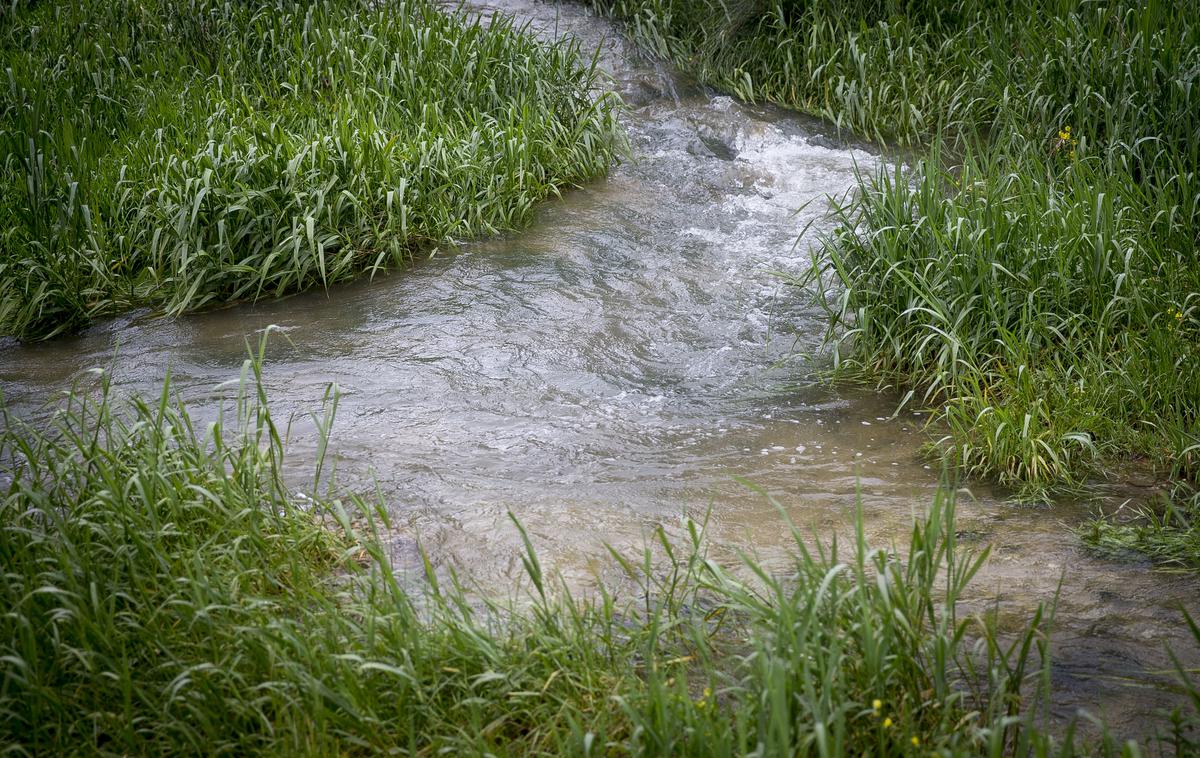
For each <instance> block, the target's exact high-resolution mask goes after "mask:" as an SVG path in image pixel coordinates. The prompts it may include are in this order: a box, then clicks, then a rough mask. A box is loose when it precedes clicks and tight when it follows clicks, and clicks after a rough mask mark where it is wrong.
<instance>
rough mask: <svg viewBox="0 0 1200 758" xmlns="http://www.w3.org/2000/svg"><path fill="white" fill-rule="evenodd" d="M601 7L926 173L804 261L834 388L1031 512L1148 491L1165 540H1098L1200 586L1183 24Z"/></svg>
mask: <svg viewBox="0 0 1200 758" xmlns="http://www.w3.org/2000/svg"><path fill="white" fill-rule="evenodd" d="M599 5H601V6H602V7H604V8H606V9H608V10H610V11H612V12H614V13H615V14H616V15H618V16H620V17H623V18H624V19H626V21H627V23H628V26H629V28H630V30H631V32H632V34H633V35H634V36H635V37H636V38H637V39H639V40H640V41H641V42H642V43H643V44H644V45H645V46H646V47H647V48H649V49H650V50H652V51H655V52H657V53H658V54H660V55H663V56H665V57H668V58H670V59H671V60H673V61H675V62H676V63H678V64H680V65H681V66H683V67H685V68H686V69H687V70H689V71H692V72H694V73H696V74H697V75H698V76H699V77H700V78H701V79H702V80H704V81H706V82H709V83H711V84H714V85H716V86H719V87H724V88H726V89H728V90H730V91H732V92H734V93H735V94H737V95H739V96H740V97H743V98H746V99H749V100H758V99H764V100H770V101H773V102H776V103H780V104H783V105H785V106H789V107H794V108H798V109H801V110H804V111H808V112H810V113H813V114H816V115H819V116H823V117H825V118H828V119H830V120H832V121H834V122H835V123H837V124H838V125H839V126H841V127H844V128H845V129H847V130H850V131H852V132H854V133H857V134H859V135H862V136H864V137H867V138H870V139H874V140H879V141H881V142H888V143H893V144H901V145H907V146H911V147H913V148H915V149H916V150H917V152H918V153H919V154H921V155H924V156H926V157H925V158H924V159H922V160H920V161H917V162H916V163H915V164H914V165H911V166H899V167H897V168H895V169H894V170H883V171H882V172H880V173H879V174H877V175H874V176H868V177H864V179H863V180H862V183H861V186H860V187H859V188H858V192H857V193H856V195H855V196H854V197H852V198H850V199H848V200H846V201H845V202H844V203H843V205H842V206H841V207H840V209H839V213H840V218H841V220H842V222H843V223H842V225H841V227H840V229H839V230H838V231H837V232H836V233H835V234H834V235H833V236H832V237H831V238H830V239H828V240H827V244H826V246H825V249H824V250H823V251H821V253H820V255H819V257H818V258H817V260H816V265H815V267H814V273H813V276H812V279H811V280H810V281H819V282H820V283H821V284H823V285H829V284H836V285H837V286H835V287H833V288H831V289H830V288H827V287H821V291H823V292H829V291H832V292H836V293H837V294H836V296H834V297H831V298H828V299H825V300H823V305H824V306H825V307H826V308H827V309H828V312H829V315H830V321H831V330H830V338H831V341H832V344H833V345H834V347H835V348H836V355H837V368H838V371H839V372H840V374H841V376H843V377H846V378H850V379H857V380H863V381H868V382H872V383H878V384H886V385H892V386H895V387H898V388H900V389H902V390H904V391H906V392H909V393H911V394H909V397H910V398H913V399H914V400H915V401H916V402H919V403H923V404H928V405H931V406H934V407H938V408H940V409H941V412H940V414H939V418H940V420H941V421H944V422H945V423H946V424H947V425H948V427H949V430H950V432H949V435H948V436H947V438H946V439H944V440H942V444H941V445H939V447H940V449H941V450H943V451H944V452H945V453H946V454H947V455H948V456H949V457H950V458H951V459H952V460H953V461H954V462H955V463H956V464H958V465H959V466H960V467H961V468H962V469H963V470H965V471H966V472H968V473H970V474H975V475H981V476H988V477H994V478H996V479H998V480H999V481H1000V482H1002V483H1003V484H1006V485H1008V486H1010V487H1012V488H1013V489H1014V490H1015V491H1016V493H1017V494H1018V495H1019V496H1021V497H1026V498H1042V497H1045V496H1046V495H1048V494H1053V493H1055V492H1062V491H1064V490H1072V489H1077V488H1079V487H1080V486H1082V485H1083V484H1084V483H1086V482H1087V481H1089V480H1091V479H1094V478H1097V477H1102V476H1105V475H1106V474H1107V473H1108V472H1110V471H1113V470H1114V469H1115V470H1116V471H1118V472H1121V471H1123V470H1126V469H1135V470H1136V469H1152V470H1153V471H1155V472H1157V474H1158V475H1159V476H1160V477H1162V478H1163V479H1170V480H1172V481H1174V482H1176V483H1177V487H1176V488H1175V490H1176V491H1175V500H1174V505H1173V506H1172V509H1171V511H1170V513H1168V514H1167V515H1166V516H1161V515H1160V516H1158V517H1157V518H1158V520H1159V525H1160V526H1161V525H1163V524H1166V525H1167V528H1165V529H1160V528H1156V527H1155V526H1154V524H1153V523H1148V524H1147V525H1146V528H1144V529H1140V531H1137V535H1140V536H1138V537H1137V538H1136V539H1135V538H1134V532H1131V531H1127V530H1124V529H1121V528H1117V527H1113V528H1108V529H1104V527H1105V526H1110V527H1111V526H1112V525H1098V526H1097V530H1103V531H1104V534H1105V535H1106V536H1105V540H1112V539H1116V538H1118V535H1124V539H1123V540H1122V541H1124V542H1125V543H1127V544H1129V545H1134V543H1136V545H1134V546H1136V547H1138V548H1139V549H1143V550H1146V551H1148V552H1149V553H1150V554H1151V555H1152V556H1153V557H1155V558H1156V559H1159V560H1163V561H1166V562H1168V563H1173V564H1176V565H1181V566H1191V567H1193V568H1200V503H1198V501H1197V499H1196V496H1195V492H1196V486H1197V482H1198V481H1200V431H1198V429H1200V255H1198V254H1197V249H1198V247H1200V176H1198V175H1197V171H1200V118H1198V117H1197V114H1200V16H1198V15H1197V14H1196V13H1195V8H1194V5H1193V4H1192V3H1187V2H1157V1H1155V2H1149V3H1141V2H1138V3H1133V2H1124V1H1120V0H1118V1H1114V2H1089V1H1082V2H1081V1H1080V0H1009V1H1007V2H996V1H988V0H978V1H977V2H966V3H939V2H924V1H923V0H914V1H913V2H884V1H883V0H874V1H872V0H860V1H858V2H848V3H834V2H823V1H818V2H811V3H810V2H805V3H800V2H787V1H786V0H781V1H780V2H777V3H766V2H754V1H753V0H746V1H744V2H737V1H733V2H728V3H724V2H721V0H601V1H600V2H599ZM1118 475H1119V474H1118ZM1135 528H1140V527H1135ZM1094 533H1095V534H1096V535H1099V534H1100V531H1095V532H1094ZM1097 539H1098V538H1097ZM1110 546H1111V545H1110Z"/></svg>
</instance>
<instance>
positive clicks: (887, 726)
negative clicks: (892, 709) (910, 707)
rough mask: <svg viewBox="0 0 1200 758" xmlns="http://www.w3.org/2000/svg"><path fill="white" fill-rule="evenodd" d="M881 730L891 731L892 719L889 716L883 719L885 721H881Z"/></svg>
mask: <svg viewBox="0 0 1200 758" xmlns="http://www.w3.org/2000/svg"><path fill="white" fill-rule="evenodd" d="M883 728H884V729H891V728H892V717H891V716H888V717H887V718H885V719H884V720H883Z"/></svg>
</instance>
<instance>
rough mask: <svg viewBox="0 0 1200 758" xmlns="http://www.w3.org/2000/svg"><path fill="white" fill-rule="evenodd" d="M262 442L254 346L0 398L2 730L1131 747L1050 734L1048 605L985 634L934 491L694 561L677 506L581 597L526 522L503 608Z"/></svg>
mask: <svg viewBox="0 0 1200 758" xmlns="http://www.w3.org/2000/svg"><path fill="white" fill-rule="evenodd" d="M336 397H337V396H336V388H331V391H330V393H329V394H328V395H327V402H326V405H325V408H324V410H323V411H321V412H319V417H318V419H317V423H316V424H315V427H316V428H317V429H318V430H320V433H321V435H322V440H327V439H328V438H327V435H328V434H329V430H330V428H331V426H332V424H333V416H334V412H335V410H336ZM285 428H286V427H285ZM284 436H285V435H284V433H283V432H281V428H280V427H279V426H278V425H277V424H276V422H275V421H274V419H273V417H272V415H271V413H270V410H269V406H268V404H267V398H266V394H265V392H264V390H263V385H262V381H261V352H260V353H259V355H258V356H257V357H255V358H252V359H250V360H248V361H247V362H246V364H245V368H244V370H243V382H242V385H241V390H240V391H239V392H238V393H237V396H236V399H234V400H232V401H230V402H229V404H228V405H227V407H225V408H224V410H223V411H222V412H221V413H220V414H218V415H217V416H216V418H215V420H214V421H212V422H211V423H208V424H202V423H199V422H198V421H197V420H196V419H195V418H194V417H193V416H192V415H191V413H190V412H189V410H188V408H187V407H186V406H185V405H184V404H183V403H182V402H181V401H178V400H177V399H176V398H175V394H174V390H173V388H172V386H171V383H170V379H169V378H168V379H167V381H165V382H164V384H163V387H162V392H161V394H160V395H158V396H157V397H156V398H140V397H133V398H120V397H118V395H117V393H116V392H115V391H114V390H113V389H112V388H111V386H110V385H109V383H108V381H107V377H106V376H105V375H103V374H102V375H101V376H100V377H99V381H98V386H97V387H95V388H90V389H89V388H83V389H78V390H76V391H75V392H73V393H71V394H70V395H68V396H67V397H65V398H64V399H63V401H62V402H61V404H60V405H59V406H58V410H57V413H56V415H55V416H54V419H53V422H52V423H51V424H49V425H48V426H47V427H45V428H38V429H34V428H32V427H30V426H29V425H27V424H25V423H23V422H21V421H20V420H18V419H16V418H14V417H12V416H11V415H8V414H7V413H6V414H5V415H4V426H3V429H2V430H0V461H3V464H4V467H5V470H7V471H8V472H9V473H8V474H7V475H6V478H7V479H8V481H7V485H6V487H5V492H4V495H3V500H2V501H0V558H2V559H3V560H2V565H3V566H4V567H5V569H4V572H3V574H2V584H0V605H2V606H3V608H4V609H5V611H4V613H3V614H2V615H0V648H2V649H0V659H2V660H3V661H4V666H3V667H2V669H0V672H2V673H0V677H2V679H0V742H3V743H5V744H6V745H7V748H6V750H7V751H8V752H11V753H13V754H38V753H45V752H69V753H103V754H129V753H136V754H145V753H171V754H180V753H202V754H209V755H211V754H215V753H237V754H247V753H254V754H261V753H271V754H280V753H286V754H322V755H323V754H330V753H338V754H358V753H363V754H365V753H376V752H398V753H402V754H415V753H420V754H427V753H431V752H443V751H453V752H459V753H472V754H484V753H492V754H497V753H506V754H518V753H526V752H554V753H570V754H584V755H588V754H608V753H626V752H628V753H638V754H651V755H669V754H672V755H673V754H679V753H685V754H689V755H730V754H748V753H755V754H762V755H780V754H788V755H791V754H795V753H797V752H800V753H805V754H814V755H844V754H860V753H868V754H872V755H913V754H928V753H929V752H934V753H936V754H940V755H981V754H986V755H997V756H998V755H1005V754H1022V755H1024V754H1037V755H1049V754H1062V755H1068V754H1072V751H1078V750H1090V751H1094V752H1096V753H1098V754H1108V755H1118V754H1126V755H1136V754H1138V753H1137V748H1136V746H1133V745H1122V744H1119V743H1117V742H1116V741H1115V740H1113V739H1112V738H1111V737H1109V736H1108V735H1106V734H1104V733H1101V735H1100V736H1099V737H1098V738H1097V741H1095V742H1094V743H1091V744H1088V745H1080V744H1076V739H1075V737H1074V730H1073V728H1071V727H1068V728H1067V730H1066V732H1065V733H1064V734H1063V735H1062V736H1061V737H1060V738H1059V739H1057V740H1056V739H1054V738H1052V737H1051V736H1050V735H1049V733H1048V732H1047V730H1046V728H1045V727H1046V724H1045V722H1044V715H1043V712H1042V710H1041V709H1040V707H1039V706H1038V704H1039V703H1040V702H1044V697H1045V696H1046V694H1047V688H1048V684H1049V678H1048V675H1049V668H1048V663H1049V657H1050V655H1051V647H1050V640H1049V637H1048V630H1049V627H1050V625H1051V619H1050V618H1049V616H1048V614H1047V613H1046V612H1045V610H1039V611H1038V612H1037V613H1036V614H1035V615H1034V617H1033V618H1032V619H1030V620H1029V622H1028V623H1027V624H1026V625H1024V626H1023V627H1021V628H1020V630H1019V631H1018V632H1016V633H1015V634H1014V633H1010V634H1009V635H1007V636H1001V635H999V634H998V633H997V631H996V629H997V627H996V618H995V617H994V616H992V615H990V614H987V613H985V614H982V615H979V616H972V617H962V616H960V615H959V614H958V611H957V608H958V601H959V600H960V599H961V598H962V596H963V592H964V590H965V588H966V587H967V585H968V583H969V582H970V581H971V578H972V577H973V575H974V574H975V572H976V571H977V570H978V568H979V566H980V564H981V562H982V561H983V560H984V559H985V558H986V551H984V552H979V553H974V554H972V553H970V552H967V551H964V549H962V548H961V547H960V546H958V545H957V543H956V540H955V533H956V532H955V525H954V512H955V506H954V500H953V497H952V495H950V494H948V493H946V494H942V495H939V497H938V499H937V500H935V501H934V502H933V503H932V504H931V505H930V507H929V508H928V509H927V510H926V512H925V513H923V514H919V515H918V516H917V517H916V520H915V523H914V526H913V529H912V533H911V535H910V537H909V541H908V544H907V545H906V546H905V548H904V549H903V550H899V551H897V550H894V549H893V550H880V549H875V548H872V547H870V546H869V545H868V544H867V542H866V539H865V537H864V536H863V532H862V524H861V520H860V521H859V522H858V527H859V528H858V530H857V532H856V537H855V538H854V539H853V540H852V543H851V544H849V545H844V544H843V545H838V544H837V543H836V542H835V543H833V544H828V543H820V542H818V543H817V544H816V546H815V547H814V546H813V543H812V542H811V541H810V540H808V539H806V538H805V537H804V536H803V535H800V534H798V533H796V535H795V536H796V541H795V545H796V555H795V560H794V563H793V564H792V565H791V567H790V568H788V569H787V570H785V571H781V572H774V573H772V572H768V571H767V570H766V569H764V568H763V567H761V566H760V565H758V564H757V563H755V562H754V561H753V560H751V559H749V558H746V559H744V563H743V564H742V565H741V566H740V567H733V566H722V565H719V564H718V563H716V562H714V561H712V560H710V559H709V558H708V557H707V556H706V552H705V544H706V538H705V534H704V525H703V524H702V523H691V524H689V527H688V536H687V537H685V538H683V539H682V544H681V543H680V541H679V540H675V541H672V540H670V539H668V538H667V537H665V535H663V534H662V533H661V532H660V533H659V536H658V542H657V544H655V545H651V546H648V547H647V550H646V552H645V554H644V555H642V556H621V555H614V556H613V557H614V560H615V561H617V562H618V563H619V564H620V565H621V566H622V567H624V569H625V573H626V575H627V581H626V582H625V583H623V584H620V585H617V586H600V587H599V588H597V590H596V591H595V592H593V593H590V594H589V595H588V596H587V597H572V595H571V593H570V592H569V590H568V589H567V588H566V587H565V586H563V585H561V584H559V583H557V582H555V580H554V579H553V577H552V576H551V575H550V574H549V573H547V572H546V571H545V570H544V569H543V568H542V566H541V565H540V563H539V562H538V558H537V554H536V551H535V549H534V546H533V545H532V544H531V543H530V541H529V539H528V538H527V537H526V539H525V544H526V547H527V550H526V553H525V556H524V563H525V569H526V575H527V580H528V590H529V592H528V596H527V597H526V599H525V600H524V601H523V603H522V605H521V606H520V607H517V608H515V609H514V607H513V606H511V605H508V604H507V603H502V602H498V601H493V600H488V599H487V598H486V597H483V596H480V595H477V594H471V593H470V592H469V591H468V590H467V589H465V588H464V587H463V586H462V584H461V583H460V582H459V581H458V580H457V578H456V577H455V576H454V575H453V574H451V575H450V576H445V575H439V574H438V572H436V571H434V570H433V569H432V568H430V567H429V564H428V563H426V566H427V572H426V576H425V578H424V582H423V583H418V584H419V586H416V585H414V584H413V583H404V582H402V581H401V580H400V579H398V578H397V576H396V574H395V572H394V569H393V567H392V566H391V565H389V561H388V552H387V550H386V548H385V547H384V546H383V544H382V542H381V540H380V539H379V532H378V530H379V529H381V528H382V529H386V528H387V526H388V521H387V513H386V511H385V510H384V509H383V508H382V507H381V506H380V505H379V504H376V503H371V502H368V501H365V500H363V499H360V498H358V497H355V496H353V495H349V494H345V493H340V494H339V493H336V492H330V491H328V490H326V489H325V488H323V487H322V485H321V481H320V474H319V472H320V471H321V468H322V467H321V465H320V464H319V463H318V465H317V466H316V467H315V468H316V470H317V471H318V474H317V476H316V481H314V483H313V484H312V486H311V491H310V492H308V493H305V495H304V496H303V497H300V496H299V493H297V492H294V491H292V490H290V489H289V488H287V487H286V486H285V485H284V484H283V477H282V469H281V466H282V465H283V460H284V453H285V449H284ZM319 449H321V450H324V449H326V445H325V443H324V442H322V444H321V445H319ZM514 528H516V529H520V525H519V524H515V525H514ZM522 535H524V532H523V531H522ZM1193 631H1195V633H1196V640H1197V644H1200V630H1197V629H1195V626H1194V625H1193ZM1179 673H1180V677H1181V679H1180V681H1181V684H1182V685H1183V686H1184V687H1185V688H1186V689H1185V692H1187V693H1188V694H1187V696H1188V697H1189V698H1190V703H1188V704H1186V705H1181V707H1180V708H1179V709H1177V711H1176V713H1175V714H1174V716H1173V717H1172V719H1170V720H1168V721H1165V722H1164V725H1163V729H1162V734H1161V738H1162V739H1163V740H1165V742H1163V743H1161V744H1160V746H1161V747H1169V748H1171V749H1176V750H1180V751H1183V750H1188V749H1195V748H1200V683H1198V682H1195V681H1192V680H1191V679H1190V678H1189V674H1188V673H1187V672H1186V671H1184V670H1183V669H1182V668H1181V669H1180V672H1179ZM1148 747H1149V746H1148Z"/></svg>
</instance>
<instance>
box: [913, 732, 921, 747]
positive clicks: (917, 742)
mask: <svg viewBox="0 0 1200 758" xmlns="http://www.w3.org/2000/svg"><path fill="white" fill-rule="evenodd" d="M911 742H912V745H913V747H920V746H921V738H920V737H918V736H916V735H915V734H914V735H913V738H912V740H911Z"/></svg>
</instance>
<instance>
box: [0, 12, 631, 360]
mask: <svg viewBox="0 0 1200 758" xmlns="http://www.w3.org/2000/svg"><path fill="white" fill-rule="evenodd" d="M0 41H2V43H3V48H2V50H3V52H2V53H0V55H2V60H0V71H2V72H3V82H0V90H2V91H3V95H0V146H2V147H3V151H4V156H5V157H4V161H3V163H2V164H0V335H11V336H16V337H19V338H21V339H26V340H33V339H42V338H46V337H51V336H54V335H59V334H63V333H67V332H70V331H73V330H77V329H79V328H81V327H83V326H85V325H86V324H87V323H89V322H90V321H92V320H93V319H96V318H99V317H103V316H109V315H112V314H115V313H119V312H121V311H125V310H128V309H131V308H137V307H149V308H152V309H157V310H162V311H165V312H166V313H169V314H178V313H182V312H185V311H190V310H195V309H198V308H204V307H209V306H214V305H220V304H223V303H228V302H234V301H239V300H247V299H257V298H262V297H276V296H280V295H283V294H287V293H290V292H295V291H298V290H303V289H307V288H311V287H323V286H328V285H330V284H332V283H334V282H337V281H341V280H344V279H347V278H349V277H351V276H353V275H356V274H360V273H363V272H370V273H374V272H376V271H379V270H382V269H384V268H387V267H395V266H402V265H405V264H406V263H408V262H409V261H410V259H411V258H412V257H413V256H414V255H416V254H424V253H427V252H429V251H430V250H431V249H433V248H434V246H436V245H438V244H439V243H445V242H452V241H453V240H456V239H462V238H467V237H472V236H476V235H480V234H486V233H491V232H495V231H497V230H500V229H508V228H512V227H515V226H518V225H520V224H521V223H522V222H524V221H525V220H527V219H528V217H529V215H530V212H531V209H532V208H533V206H534V204H535V203H536V202H537V201H539V200H541V199H543V198H545V197H547V196H548V195H552V194H554V193H556V192H558V191H559V190H560V189H562V188H564V187H567V186H571V185H574V184H578V183H580V182H583V181H585V180H587V179H590V178H593V177H596V176H599V175H602V174H603V173H604V172H605V171H606V169H607V168H608V166H609V164H610V163H611V161H612V160H613V158H614V155H615V153H616V151H617V150H619V149H620V148H621V144H622V138H621V136H620V131H619V127H618V126H617V124H616V120H615V105H616V103H615V100H614V99H613V98H612V97H611V96H610V95H609V94H607V93H605V92H604V91H603V90H602V88H601V87H600V86H599V80H598V72H597V69H596V67H595V60H594V59H589V58H588V57H587V55H586V54H583V53H581V51H580V50H579V49H578V47H577V45H576V44H575V43H573V42H570V41H562V42H557V43H553V44H545V43H542V42H539V41H537V40H536V39H535V38H534V36H533V35H532V34H529V33H526V32H525V30H522V29H518V28H516V27H515V26H514V24H513V22H512V20H511V19H508V18H506V17H499V18H497V19H495V20H493V21H490V22H482V21H480V20H478V19H469V18H467V16H466V15H465V14H461V13H455V12H453V10H452V9H446V8H440V7H437V6H435V4H434V3H433V2H432V1H431V0H398V1H397V2H374V0H317V1H316V2H299V1H298V0H254V1H253V2H245V1H244V0H237V1H236V2H235V1H233V0H182V1H181V2H176V1H175V0H140V1H135V0H85V1H84V2H76V1H75V0H72V1H71V2H63V1H62V0H51V1H50V2H46V1H42V2H32V1H28V0H11V1H9V0H6V2H4V3H3V5H0Z"/></svg>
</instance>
